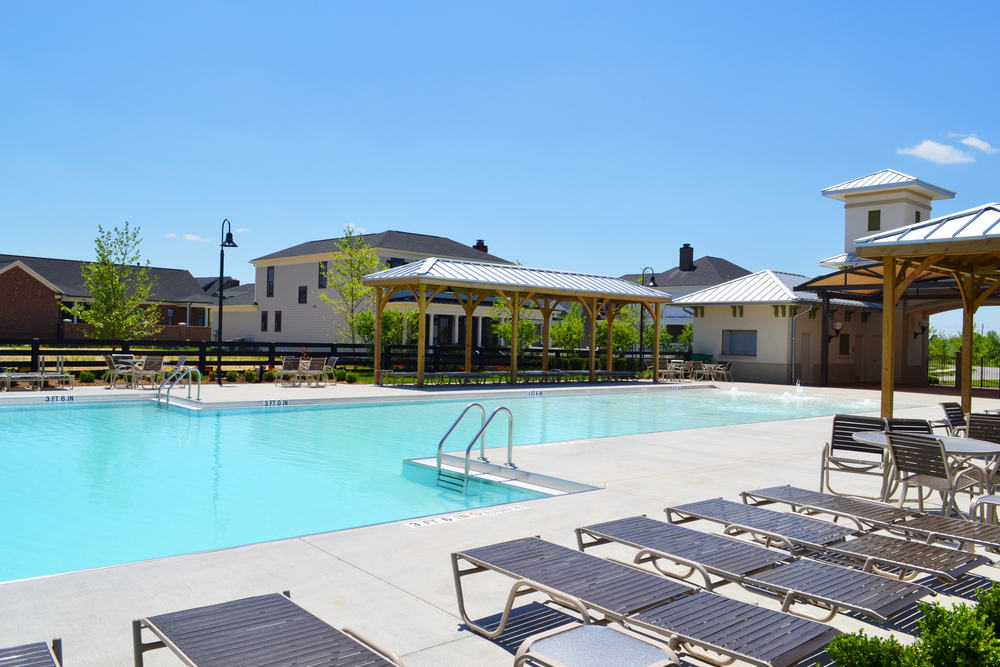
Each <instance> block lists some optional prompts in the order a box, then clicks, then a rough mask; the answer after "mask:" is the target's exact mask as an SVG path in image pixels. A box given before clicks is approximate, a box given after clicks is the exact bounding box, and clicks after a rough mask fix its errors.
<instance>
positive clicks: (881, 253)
mask: <svg viewBox="0 0 1000 667" xmlns="http://www.w3.org/2000/svg"><path fill="white" fill-rule="evenodd" d="M994 250H1000V238H997V237H990V238H977V239H969V240H952V241H929V242H924V243H912V244H899V245H889V244H886V245H884V246H882V245H877V246H860V247H858V248H857V249H856V250H855V253H857V255H858V257H863V258H865V259H885V258H887V257H896V258H898V257H926V256H927V255H938V254H941V255H979V254H981V253H984V252H993V251H994Z"/></svg>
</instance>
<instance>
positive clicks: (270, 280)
mask: <svg viewBox="0 0 1000 667" xmlns="http://www.w3.org/2000/svg"><path fill="white" fill-rule="evenodd" d="M267 295H268V296H274V267H273V266H269V267H267Z"/></svg>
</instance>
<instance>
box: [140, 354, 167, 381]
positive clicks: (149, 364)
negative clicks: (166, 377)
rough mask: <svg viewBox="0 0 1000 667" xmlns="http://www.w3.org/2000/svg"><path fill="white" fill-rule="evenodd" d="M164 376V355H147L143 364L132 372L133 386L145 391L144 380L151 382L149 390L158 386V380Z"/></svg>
mask: <svg viewBox="0 0 1000 667" xmlns="http://www.w3.org/2000/svg"><path fill="white" fill-rule="evenodd" d="M161 375H163V355H152V354H147V355H146V358H145V359H143V360H142V364H140V365H137V366H136V367H135V368H134V369H133V371H132V384H133V385H134V386H135V387H136V388H137V389H145V387H144V386H143V384H142V383H143V381H144V380H149V388H150V389H152V388H153V387H155V386H156V379H157V378H158V377H160V376H161Z"/></svg>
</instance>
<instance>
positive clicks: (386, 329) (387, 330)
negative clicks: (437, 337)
mask: <svg viewBox="0 0 1000 667" xmlns="http://www.w3.org/2000/svg"><path fill="white" fill-rule="evenodd" d="M419 323H420V313H418V312H417V309H416V308H406V309H404V310H383V311H382V346H383V347H384V346H386V345H406V342H407V341H408V340H410V339H411V338H416V336H417V326H418V325H419ZM355 326H356V329H357V334H358V338H360V339H361V342H362V344H364V346H365V347H366V348H368V351H369V352H373V351H374V350H375V314H374V313H372V312H370V311H367V310H365V311H362V312H360V313H358V317H357V320H356V323H355Z"/></svg>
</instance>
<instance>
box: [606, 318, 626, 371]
mask: <svg viewBox="0 0 1000 667" xmlns="http://www.w3.org/2000/svg"><path fill="white" fill-rule="evenodd" d="M623 307H624V306H615V305H614V304H611V306H610V307H608V308H606V310H605V314H606V316H607V317H606V318H605V319H606V320H607V322H608V363H607V364H606V366H607V370H608V371H613V370H614V369H615V366H614V363H615V359H614V356H615V355H614V354H612V350H613V349H614V344H615V318H616V317H618V313H619V311H621V309H622V308H623Z"/></svg>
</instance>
